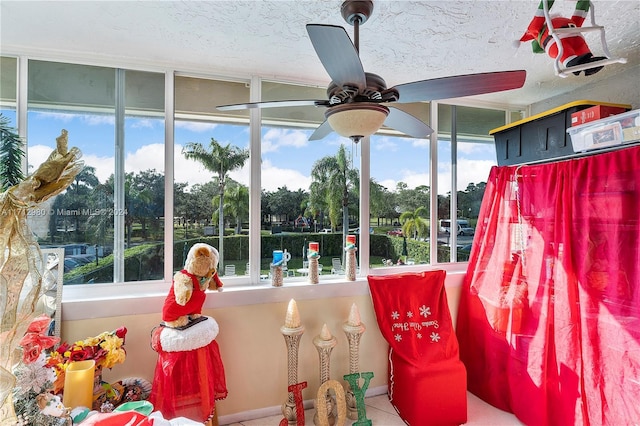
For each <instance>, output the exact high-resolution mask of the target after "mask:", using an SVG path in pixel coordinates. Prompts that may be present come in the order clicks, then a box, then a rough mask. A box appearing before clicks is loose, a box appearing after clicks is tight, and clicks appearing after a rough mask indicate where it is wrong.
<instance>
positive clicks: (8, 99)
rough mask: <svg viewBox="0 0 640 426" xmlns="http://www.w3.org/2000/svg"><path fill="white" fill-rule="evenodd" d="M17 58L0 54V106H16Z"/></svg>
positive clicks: (7, 107) (3, 107) (10, 107)
mask: <svg viewBox="0 0 640 426" xmlns="http://www.w3.org/2000/svg"><path fill="white" fill-rule="evenodd" d="M17 69H18V60H17V59H16V58H9V57H6V56H0V108H2V109H5V108H6V109H13V110H15V108H16V92H17V87H18V86H17V78H18V75H17Z"/></svg>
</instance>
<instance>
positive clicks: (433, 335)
mask: <svg viewBox="0 0 640 426" xmlns="http://www.w3.org/2000/svg"><path fill="white" fill-rule="evenodd" d="M429 337H431V341H432V342H436V343H437V342H438V341H439V340H440V335H439V334H438V333H436V332H435V331H434V332H433V333H431V336H429Z"/></svg>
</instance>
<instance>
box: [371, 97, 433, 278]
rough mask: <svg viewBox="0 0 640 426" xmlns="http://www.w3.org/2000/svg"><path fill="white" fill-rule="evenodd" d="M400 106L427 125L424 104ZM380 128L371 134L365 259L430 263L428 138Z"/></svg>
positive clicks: (382, 263) (399, 263)
mask: <svg viewBox="0 0 640 426" xmlns="http://www.w3.org/2000/svg"><path fill="white" fill-rule="evenodd" d="M402 108H403V110H405V111H406V112H408V113H410V114H411V115H413V116H415V117H416V118H418V119H420V120H422V121H424V122H425V123H429V104H427V103H415V104H406V105H402ZM385 130H387V129H386V128H383V129H382V132H380V133H379V134H376V135H373V136H372V137H371V179H370V191H369V193H370V200H369V209H370V212H369V213H370V229H369V231H370V234H371V236H370V245H369V246H370V259H369V263H370V266H371V267H372V268H376V267H383V266H402V265H406V264H409V265H413V264H421V263H429V251H430V245H431V244H430V241H429V228H430V220H429V216H430V206H429V198H430V193H431V189H430V187H431V184H430V173H429V158H430V155H429V146H430V140H429V139H412V138H409V137H405V136H402V135H401V134H398V133H395V134H394V133H393V132H385ZM385 133H387V134H385Z"/></svg>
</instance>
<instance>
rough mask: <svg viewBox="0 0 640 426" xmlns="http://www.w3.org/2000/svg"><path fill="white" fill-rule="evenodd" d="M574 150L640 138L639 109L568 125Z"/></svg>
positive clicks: (581, 150)
mask: <svg viewBox="0 0 640 426" xmlns="http://www.w3.org/2000/svg"><path fill="white" fill-rule="evenodd" d="M567 133H569V136H571V145H572V146H573V151H574V152H583V151H590V150H593V149H600V148H607V147H611V146H615V145H621V144H624V143H631V142H636V141H639V140H640V109H636V110H633V111H629V112H625V113H623V114H618V115H612V116H610V117H607V118H603V119H600V120H596V121H591V122H589V123H585V124H582V125H580V126H575V127H569V128H568V129H567Z"/></svg>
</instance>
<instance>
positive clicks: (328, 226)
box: [260, 82, 360, 280]
mask: <svg viewBox="0 0 640 426" xmlns="http://www.w3.org/2000/svg"><path fill="white" fill-rule="evenodd" d="M263 99H264V100H269V101H271V100H289V99H326V94H325V91H324V89H317V88H309V87H304V86H297V85H290V84H282V83H271V82H265V83H264V84H263ZM323 113H324V109H323V108H316V107H313V106H302V107H295V108H270V109H264V110H263V127H262V144H261V149H262V172H261V179H262V200H261V209H262V215H261V217H262V229H263V233H262V242H261V247H262V250H261V251H262V254H261V265H260V269H261V275H262V276H263V277H264V278H265V279H267V278H268V277H269V274H270V272H271V268H270V265H271V263H272V262H273V251H274V250H282V251H283V252H284V250H286V251H287V253H289V254H290V258H289V256H288V255H284V256H285V260H286V266H285V265H283V269H284V268H286V269H285V270H284V271H283V278H284V279H285V280H295V279H298V280H302V279H306V278H305V277H307V275H308V273H309V270H308V262H309V257H308V249H309V243H311V242H316V243H318V248H319V255H320V259H319V261H318V263H319V264H320V265H322V266H321V271H320V275H321V276H320V279H329V278H330V276H331V275H336V274H344V272H343V271H342V270H341V269H340V268H341V267H343V266H344V256H343V253H344V250H343V227H344V226H345V223H344V222H345V220H346V229H347V232H349V230H351V233H355V232H356V230H357V227H358V226H359V224H358V214H359V211H358V204H359V196H358V189H359V188H358V187H359V170H358V168H359V167H358V165H359V161H360V158H359V155H358V149H357V146H353V145H352V144H351V141H350V140H349V139H346V138H343V137H341V136H339V135H337V134H336V133H333V132H332V133H330V134H329V135H328V136H326V137H325V138H323V139H322V140H317V141H309V140H308V138H309V136H310V135H311V133H312V132H313V131H314V130H315V128H316V127H317V126H318V125H319V124H320V123H322V122H323V121H324V116H323ZM345 194H346V198H345ZM345 203H346V208H343V206H344V204H345ZM345 218H346V219H345ZM334 262H336V263H335V264H334Z"/></svg>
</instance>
